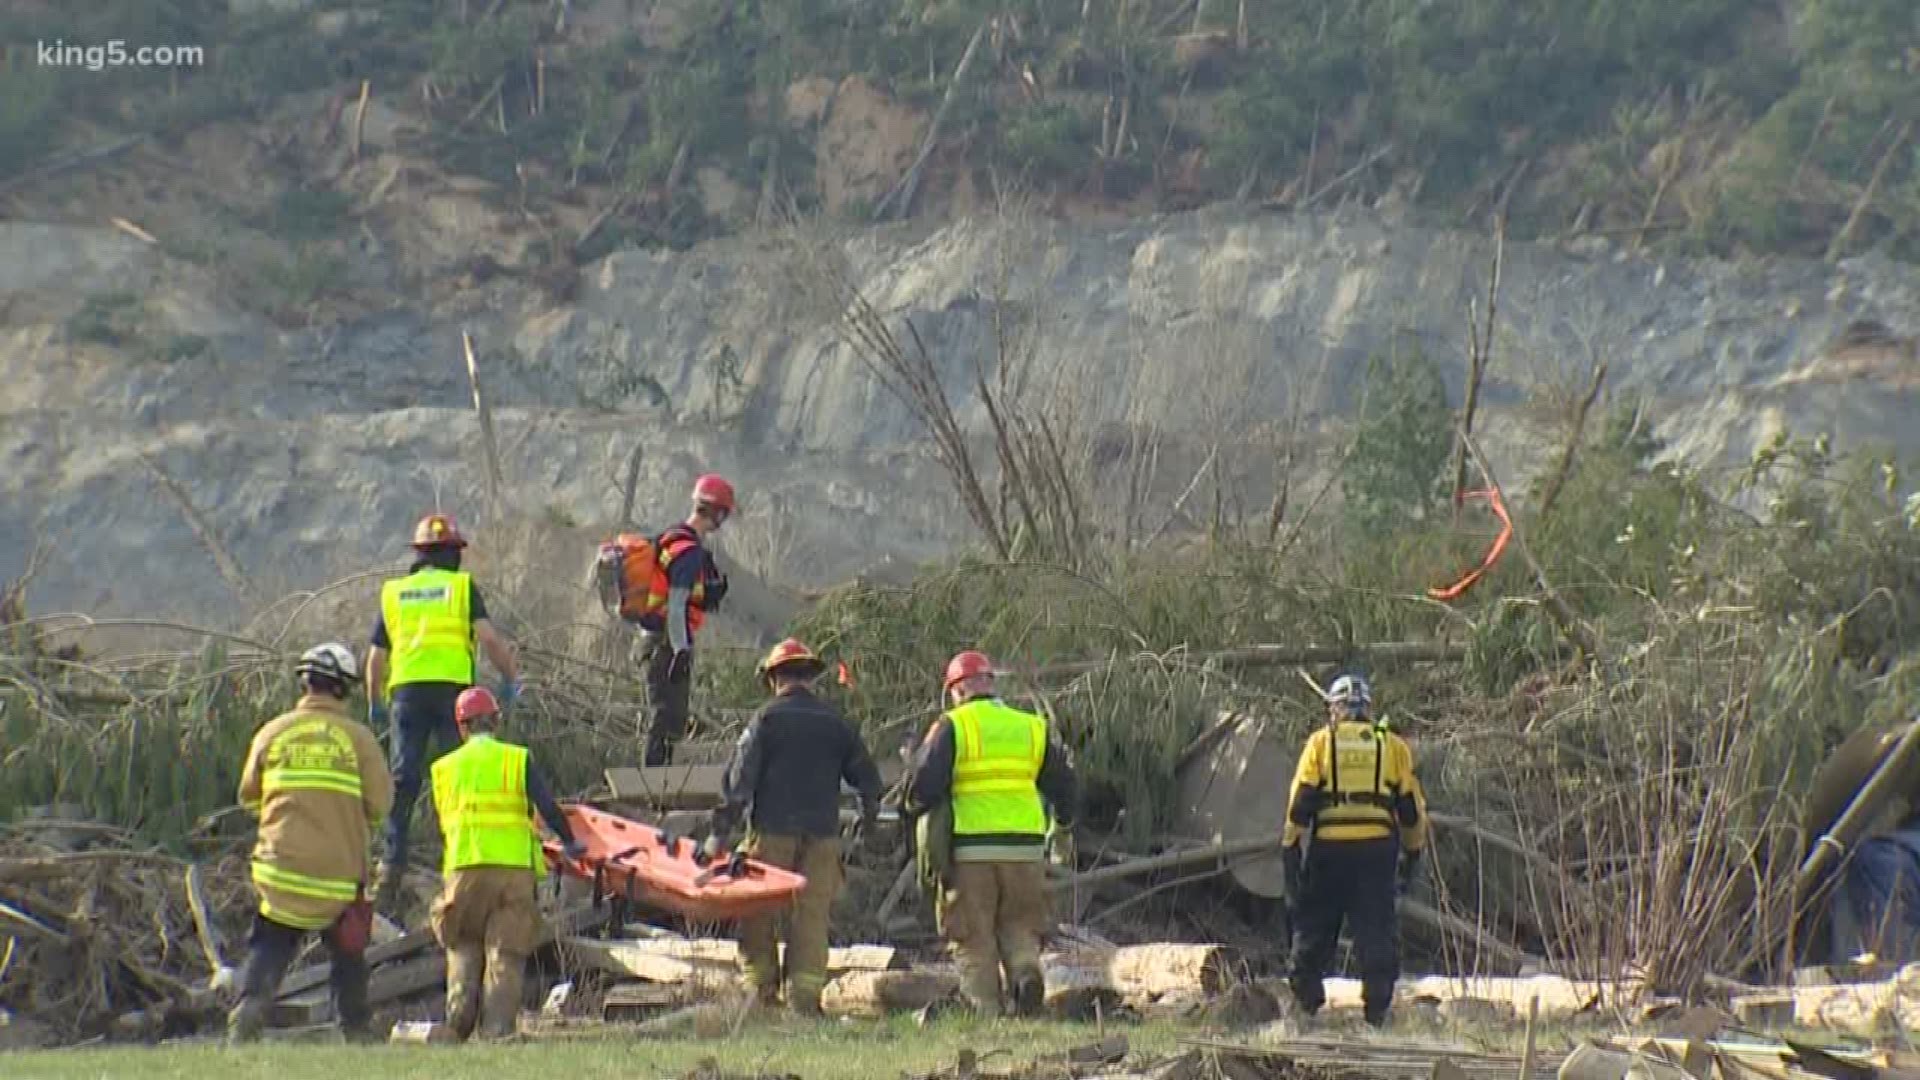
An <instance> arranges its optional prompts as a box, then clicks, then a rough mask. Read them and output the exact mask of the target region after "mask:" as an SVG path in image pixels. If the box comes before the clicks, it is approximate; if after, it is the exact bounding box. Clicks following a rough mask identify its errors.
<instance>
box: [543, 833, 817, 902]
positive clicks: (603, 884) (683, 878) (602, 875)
mask: <svg viewBox="0 0 1920 1080" xmlns="http://www.w3.org/2000/svg"><path fill="white" fill-rule="evenodd" d="M562 810H563V812H564V813H565V814H566V815H567V824H568V825H569V826H570V827H571V828H572V829H573V838H574V839H575V840H577V841H579V842H580V843H581V844H582V845H584V846H585V847H586V849H587V853H586V855H585V856H584V857H582V858H580V859H577V860H576V859H569V858H567V857H566V856H565V854H564V853H562V852H561V850H560V842H559V841H558V840H547V841H546V842H545V843H544V844H543V846H544V847H545V849H546V854H547V864H548V865H549V866H552V867H553V868H555V869H557V870H559V871H561V872H562V873H566V874H571V875H572V876H574V877H577V878H582V879H584V880H587V881H591V882H593V884H594V897H595V899H596V900H598V899H599V898H601V897H611V898H614V899H616V900H624V901H627V902H630V903H642V904H647V905H650V906H653V907H659V908H664V909H666V910H668V911H671V912H674V913H675V914H678V915H684V916H686V917H687V918H689V919H696V920H699V921H702V922H731V921H733V920H735V919H744V918H748V917H750V916H754V915H764V914H767V913H769V912H773V911H778V910H780V909H781V908H784V907H786V906H787V905H788V904H791V903H792V902H793V900H794V898H795V897H796V896H798V895H800V890H801V889H804V888H806V887H807V879H806V878H804V877H802V876H800V875H799V874H796V873H794V872H793V871H791V870H782V869H781V868H779V867H777V866H770V865H768V864H766V863H763V862H760V861H759V860H757V859H749V858H747V857H746V856H744V855H741V854H739V853H737V852H735V853H733V854H730V855H729V854H723V855H721V856H719V857H717V858H714V859H705V858H702V857H701V856H700V853H699V850H700V845H699V844H697V843H695V842H694V841H693V840H692V839H690V838H688V837H684V836H672V835H670V834H668V833H667V831H666V830H665V829H658V828H655V827H654V826H652V825H646V824H642V823H641V822H638V821H629V820H628V819H626V818H623V817H617V816H615V815H613V814H609V813H606V812H605V811H602V810H595V809H594V808H592V807H590V806H580V805H578V804H565V805H563V806H562Z"/></svg>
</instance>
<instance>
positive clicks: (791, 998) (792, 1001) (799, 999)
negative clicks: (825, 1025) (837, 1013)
mask: <svg viewBox="0 0 1920 1080" xmlns="http://www.w3.org/2000/svg"><path fill="white" fill-rule="evenodd" d="M787 1011H788V1012H790V1013H792V1014H793V1015H795V1016H798V1017H802V1018H804V1019H808V1020H817V1019H819V1018H820V991H818V990H815V991H813V992H812V993H808V992H807V991H804V990H789V991H788V992H787Z"/></svg>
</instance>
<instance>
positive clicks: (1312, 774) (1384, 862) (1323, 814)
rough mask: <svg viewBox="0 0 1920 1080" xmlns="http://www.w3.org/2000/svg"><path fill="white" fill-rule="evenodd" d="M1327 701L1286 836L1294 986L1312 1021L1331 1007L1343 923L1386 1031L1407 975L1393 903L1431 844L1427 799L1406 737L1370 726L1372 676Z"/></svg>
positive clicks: (1305, 755) (1347, 682)
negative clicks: (1330, 975)
mask: <svg viewBox="0 0 1920 1080" xmlns="http://www.w3.org/2000/svg"><path fill="white" fill-rule="evenodd" d="M1326 702H1327V723H1326V725H1325V726H1323V727H1321V728H1319V729H1317V730H1316V731H1314V733H1313V734H1312V735H1310V736H1308V738H1307V744H1306V747H1305V748H1304V749H1302V750H1301V752H1300V762H1299V765H1298V766H1297V767H1296V768H1295V770H1294V775H1293V793H1292V796H1291V797H1290V799H1289V801H1288V803H1287V821H1286V824H1285V825H1284V826H1283V827H1282V835H1281V844H1282V846H1281V859H1282V865H1283V866H1284V868H1285V874H1286V881H1287V895H1288V897H1289V899H1290V900H1291V902H1292V911H1293V920H1292V921H1293V975H1292V979H1291V985H1292V989H1293V997H1294V1001H1295V1002H1296V1003H1297V1004H1298V1005H1299V1007H1300V1009H1301V1011H1302V1012H1304V1013H1305V1014H1306V1015H1307V1016H1309V1017H1310V1016H1312V1015H1313V1014H1314V1013H1315V1012H1317V1011H1319V1009H1320V1006H1322V1005H1324V1004H1325V1003H1326V989H1325V986H1324V984H1323V982H1322V980H1323V979H1324V977H1325V976H1326V972H1327V967H1328V965H1329V964H1331V963H1332V961H1333V953H1334V949H1335V947H1336V946H1337V945H1338V943H1339V940H1340V927H1341V924H1342V923H1343V922H1344V923H1345V924H1346V927H1347V929H1348V931H1349V936H1350V937H1351V938H1352V939H1353V948H1354V952H1355V953H1356V954H1357V955H1358V957H1359V962H1360V984H1361V1002H1362V1005H1363V1006H1364V1009H1365V1014H1366V1020H1367V1023H1368V1024H1371V1025H1373V1026H1375V1027H1379V1026H1381V1025H1383V1024H1385V1023H1386V1020H1387V1010H1388V1009H1389V1008H1390V1007H1391V1006H1392V1004H1393V985H1394V982H1395V981H1396V980H1398V979H1399V977H1400V929H1399V918H1398V912H1397V911H1396V910H1395V908H1394V903H1395V900H1396V898H1397V895H1398V893H1399V892H1400V891H1402V890H1404V889H1405V887H1406V885H1407V884H1408V883H1409V882H1410V881H1411V880H1412V878H1413V871H1414V868H1415V866H1416V865H1418V863H1419V860H1420V855H1421V852H1422V851H1424V850H1425V848H1426V842H1427V797H1426V794H1425V793H1424V792H1423V791H1421V789H1420V780H1419V778H1418V777H1416V776H1415V775H1414V772H1413V751H1412V750H1411V749H1409V748H1408V746H1407V743H1406V740H1404V739H1402V738H1400V736H1398V735H1395V734H1394V733H1393V732H1391V731H1388V730H1387V729H1386V725H1384V724H1375V723H1372V722H1370V720H1369V717H1371V716H1372V714H1373V690H1372V688H1371V687H1369V686H1368V685H1367V680H1366V679H1364V678H1362V677H1360V676H1358V675H1342V676H1341V677H1340V678H1338V679H1335V680H1334V682H1333V685H1332V686H1330V687H1328V688H1327V692H1326ZM1396 863H1397V866H1396Z"/></svg>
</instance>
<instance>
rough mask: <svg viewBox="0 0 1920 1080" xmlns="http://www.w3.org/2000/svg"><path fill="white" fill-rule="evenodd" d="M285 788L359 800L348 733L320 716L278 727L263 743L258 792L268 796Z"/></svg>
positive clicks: (357, 775)
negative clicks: (268, 743)
mask: <svg viewBox="0 0 1920 1080" xmlns="http://www.w3.org/2000/svg"><path fill="white" fill-rule="evenodd" d="M289 791H331V792H334V793H335V794H339V795H346V796H348V797H350V798H352V799H354V800H355V801H356V802H357V801H359V799H360V755H359V753H358V752H356V751H355V750H354V748H353V738H352V736H349V735H348V734H347V733H346V731H344V730H343V729H341V727H340V726H339V725H338V724H335V723H334V722H333V721H332V720H329V719H326V718H325V717H320V716H315V717H313V718H312V719H309V720H303V721H301V722H299V723H297V724H293V725H291V726H289V727H288V728H287V729H286V730H285V731H282V732H281V733H280V735H279V737H278V738H275V739H274V740H273V744H272V745H271V746H269V747H267V754H266V762H265V769H264V770H263V771H262V772H261V774H260V795H261V798H262V799H271V798H273V797H274V796H276V795H282V794H285V793H286V792H289Z"/></svg>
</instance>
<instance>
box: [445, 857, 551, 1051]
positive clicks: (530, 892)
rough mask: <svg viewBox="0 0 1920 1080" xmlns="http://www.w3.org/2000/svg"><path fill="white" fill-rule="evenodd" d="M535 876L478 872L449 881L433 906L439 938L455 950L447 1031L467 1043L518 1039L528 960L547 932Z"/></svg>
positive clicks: (459, 873) (496, 869)
mask: <svg viewBox="0 0 1920 1080" xmlns="http://www.w3.org/2000/svg"><path fill="white" fill-rule="evenodd" d="M538 887H539V879H538V878H537V877H535V876H534V873H533V871H531V870H523V869H512V868H508V867H504V866H475V867H469V868H467V869H465V870H455V871H454V872H453V873H452V874H451V875H450V876H448V878H447V881H446V884H445V886H444V887H442V889H441V891H440V896H439V898H438V899H436V900H435V901H434V903H433V924H432V925H433V936H434V937H435V938H436V939H438V940H439V942H440V946H441V947H442V948H444V949H446V950H447V1026H449V1027H451V1028H452V1029H453V1031H454V1034H456V1035H458V1036H459V1037H460V1038H462V1039H465V1038H467V1037H468V1036H469V1035H472V1034H473V1031H474V1027H475V1025H476V1023H477V1024H478V1026H479V1029H480V1035H481V1037H482V1038H501V1037H504V1036H508V1035H512V1034H514V1032H515V1030H516V1026H517V1023H518V1021H519V1018H520V996H521V992H522V989H521V988H522V985H523V982H524V980H525V977H526V967H527V956H528V955H529V954H530V953H532V952H533V943H534V939H535V937H536V935H538V933H539V931H540V911H539V908H538V907H537V906H536V903H535V899H534V897H535V892H534V891H535V889H537V888H538Z"/></svg>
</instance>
